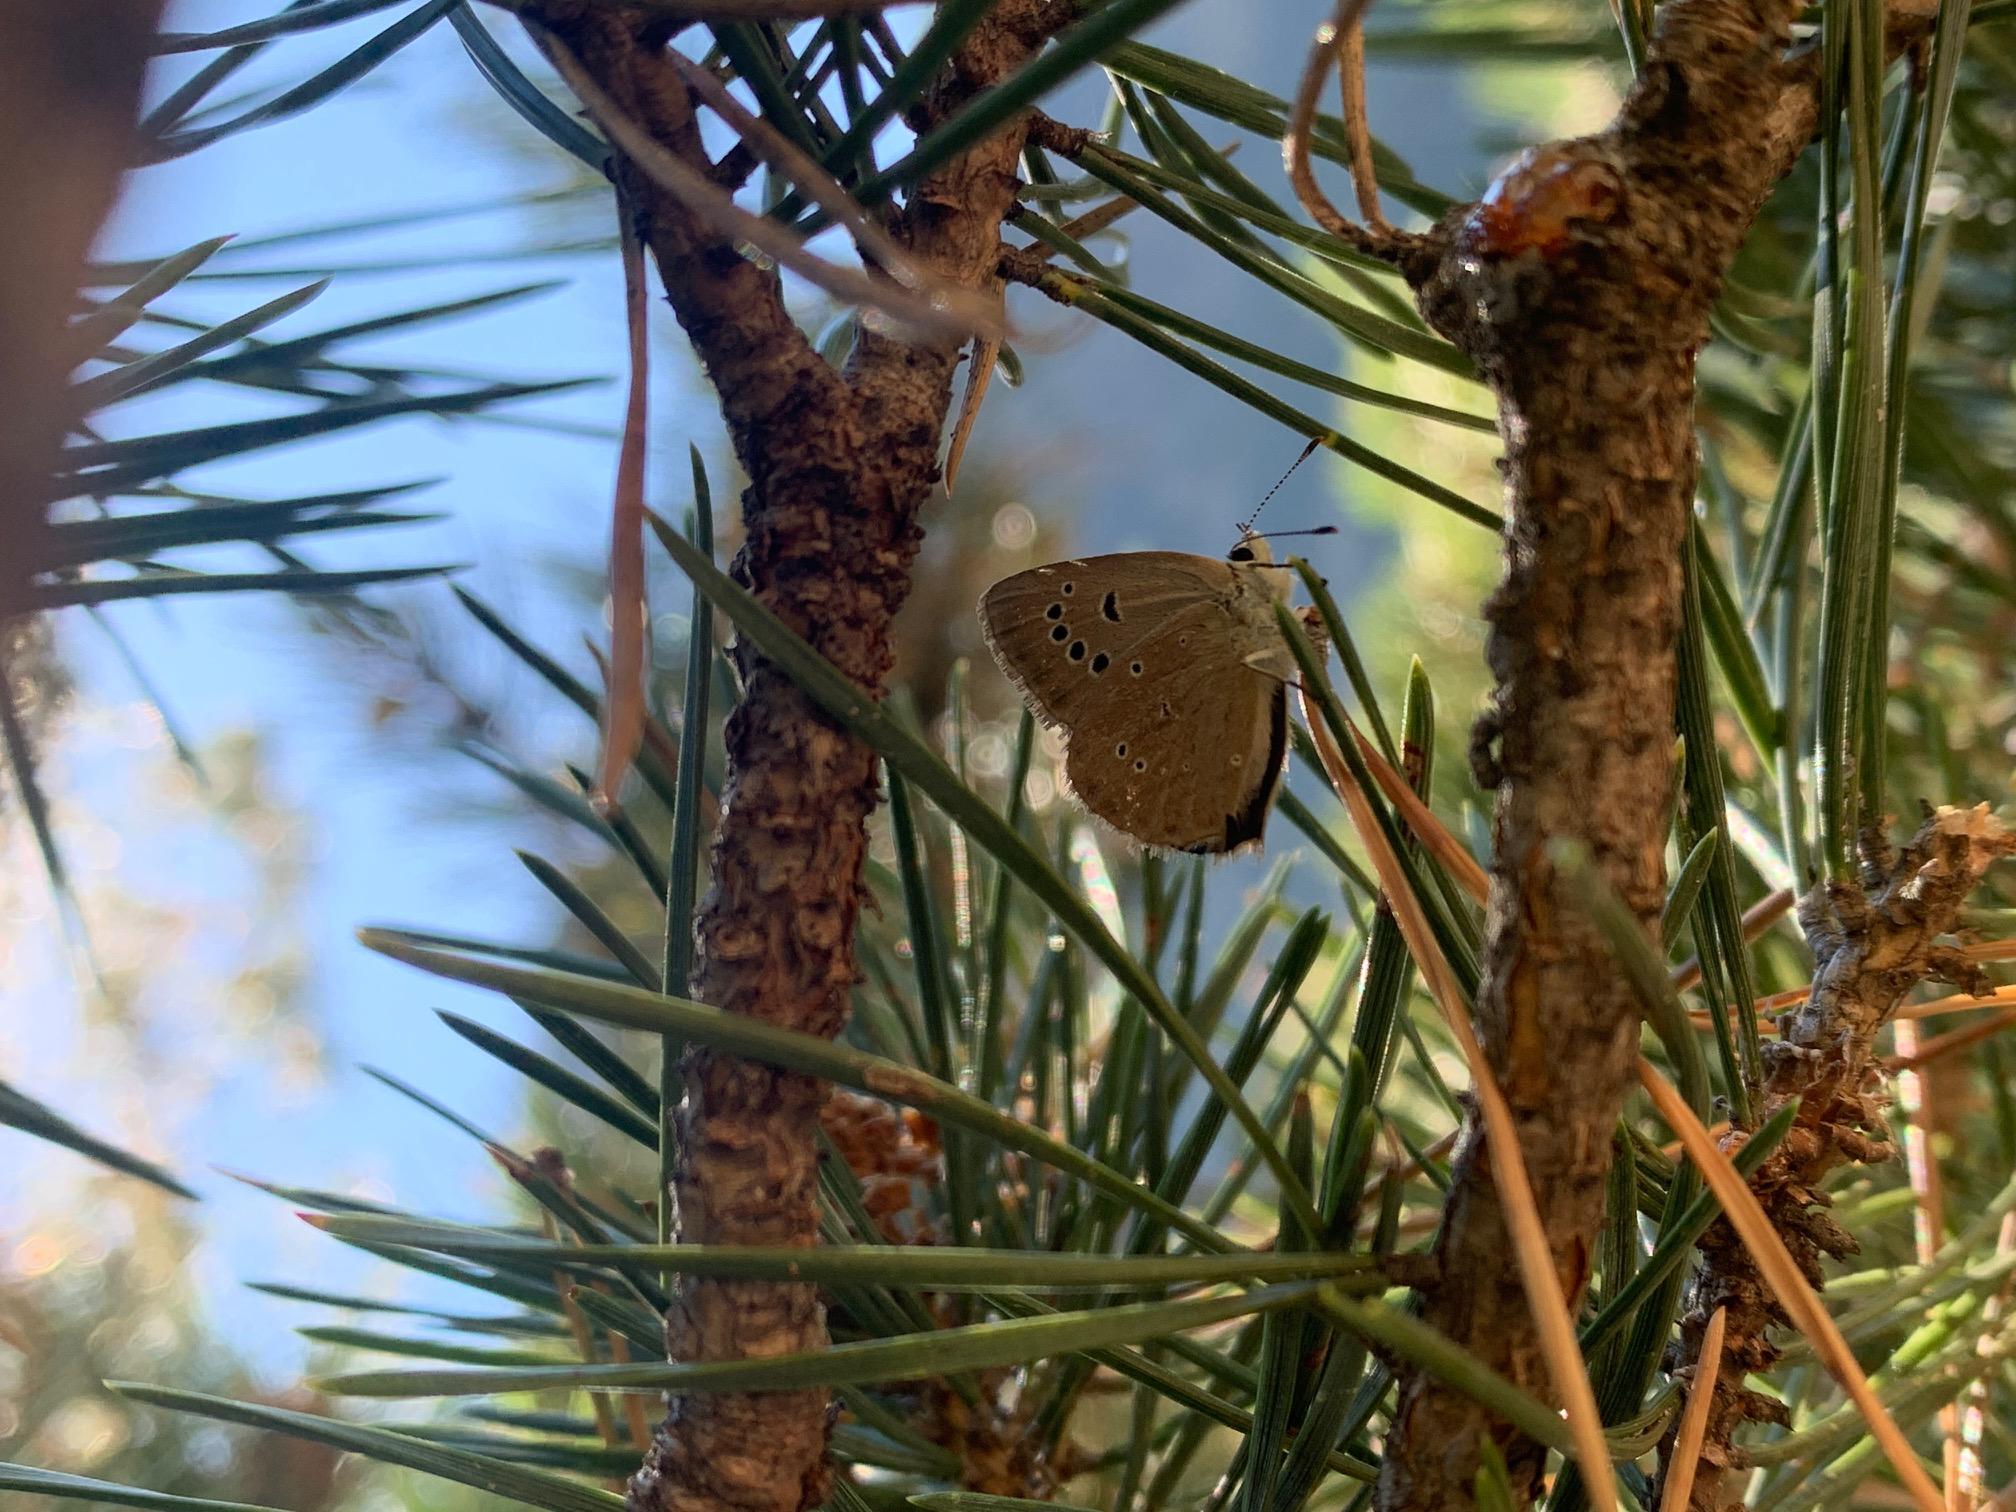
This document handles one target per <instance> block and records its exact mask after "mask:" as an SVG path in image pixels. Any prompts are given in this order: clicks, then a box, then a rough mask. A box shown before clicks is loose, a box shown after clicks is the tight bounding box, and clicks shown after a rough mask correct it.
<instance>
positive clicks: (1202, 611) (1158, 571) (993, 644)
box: [980, 551, 1232, 729]
mask: <svg viewBox="0 0 2016 1512" xmlns="http://www.w3.org/2000/svg"><path fill="white" fill-rule="evenodd" d="M1231 586H1232V572H1231V568H1230V567H1229V566H1228V565H1227V564H1226V563H1224V562H1221V561H1218V560H1216V559H1215V558H1212V557H1204V556H1191V555H1189V554H1187V553H1185V552H1180V551H1135V552H1126V553H1121V554H1116V555H1112V556H1098V557H1085V558H1081V559H1079V560H1076V561H1069V562H1051V563H1049V564H1048V565H1046V566H1042V567H1032V568H1031V569H1029V570H1028V571H1027V572H1018V573H1016V574H1015V575H1014V576H1012V577H1006V578H1003V579H1002V580H1001V581H1000V582H998V583H996V584H995V585H994V586H993V587H992V588H990V589H988V590H987V592H986V594H985V595H984V596H982V598H981V600H980V626H981V629H982V630H984V631H985V632H986V636H987V645H988V648H989V649H990V650H991V651H992V652H993V653H994V660H995V661H996V662H997V663H999V664H1000V667H1001V670H1002V672H1003V673H1005V674H1006V675H1007V677H1008V679H1009V680H1010V681H1011V682H1013V683H1014V684H1015V686H1016V687H1017V688H1018V689H1019V690H1020V691H1021V693H1022V695H1023V697H1024V698H1026V699H1027V700H1028V701H1029V704H1030V706H1031V708H1033V709H1034V710H1035V712H1036V715H1037V717H1038V718H1039V719H1041V720H1042V721H1043V722H1044V723H1045V724H1048V725H1061V726H1063V727H1065V728H1066V729H1069V728H1070V727H1071V726H1072V725H1073V723H1074V722H1075V721H1076V720H1078V719H1079V718H1081V717H1083V716H1084V714H1085V713H1086V712H1087V711H1088V710H1089V709H1091V708H1093V707H1094V706H1096V705H1099V704H1101V703H1104V702H1105V701H1107V700H1108V699H1110V698H1113V697H1123V696H1125V695H1124V692H1123V685H1124V683H1125V681H1126V680H1127V679H1128V677H1129V673H1128V668H1129V667H1130V666H1131V664H1132V659H1133V653H1134V651H1135V650H1136V649H1137V648H1138V647H1139V646H1140V645H1141V644H1142V643H1143V642H1145V641H1147V640H1149V639H1150V638H1154V637H1157V636H1159V635H1162V634H1164V633H1169V632H1170V631H1171V627H1172V626H1174V625H1175V623H1176V621H1177V619H1178V618H1179V617H1181V618H1182V620H1183V621H1184V624H1185V626H1186V627H1187V628H1186V629H1185V630H1183V631H1178V632H1176V633H1177V634H1179V635H1181V634H1189V635H1193V636H1196V637H1200V638H1199V639H1196V640H1193V641H1191V642H1190V644H1197V645H1200V646H1201V645H1203V644H1205V641H1204V640H1203V639H1201V637H1208V636H1210V635H1211V634H1212V633H1213V632H1214V631H1222V627H1223V625H1224V624H1225V623H1226V622H1227V616H1226V613H1225V610H1224V608H1223V607H1222V606H1223V604H1224V603H1225V602H1226V600H1227V598H1228V597H1229V593H1230V589H1231ZM1157 670H1158V671H1160V670H1163V669H1161V668H1158V669H1157Z"/></svg>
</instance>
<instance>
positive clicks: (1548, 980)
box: [1379, 0, 1815, 1509]
mask: <svg viewBox="0 0 2016 1512" xmlns="http://www.w3.org/2000/svg"><path fill="white" fill-rule="evenodd" d="M1797 9H1798V8H1797V6H1796V5H1792V4H1789V3H1786V0H1671V3H1669V4H1667V5H1664V6H1661V7H1660V9H1659V11H1658V24H1657V27H1656V29H1655V31H1654V34H1653V35H1652V37H1651V38H1650V40H1649V43H1648V49H1647V54H1646V59H1645V65H1644V67H1643V69H1642V71H1641V72H1640V74H1639V77H1638V81H1637V83H1636V84H1635V86H1634V87H1633V88H1632V90H1631V92H1630V94H1629V95H1628V96H1627V98H1626V100H1625V102H1624V104H1623V107H1622V109H1621V110H1620V112H1619V114H1618V116H1617V118H1616V119H1615V120H1614V121H1613V122H1612V123H1611V124H1610V126H1609V127H1607V128H1606V129H1605V130H1604V131H1602V132H1600V133H1598V134H1596V135H1594V136H1590V137H1583V138H1576V139H1573V140H1569V141H1563V142H1556V143H1553V144H1551V145H1548V146H1545V147H1541V148H1537V149H1535V150H1534V151H1532V152H1529V153H1528V154H1527V155H1526V156H1525V157H1524V158H1522V159H1521V160H1520V161H1519V162H1518V163H1517V164H1515V165H1514V166H1513V167H1512V168H1511V169H1509V170H1507V172H1506V173H1505V174H1504V175H1503V176H1501V178H1500V179H1499V181H1498V182H1497V183H1496V184H1495V185H1493V187H1492V189H1491V191H1490V192H1489V193H1488V194H1487V195H1486V196H1485V198H1484V200H1483V201H1482V202H1480V203H1479V204H1477V205H1474V206H1463V207H1458V208H1457V209H1456V210H1454V211H1452V212H1450V214H1449V215H1447V216H1446V217H1445V218H1444V219H1443V220H1442V222H1441V223H1440V224H1439V225H1438V226H1437V227H1436V228H1435V229H1434V231H1433V232H1432V233H1431V234H1430V235H1429V236H1428V237H1427V238H1425V239H1424V240H1423V242H1422V243H1421V244H1420V245H1419V246H1418V247H1416V248H1414V249H1412V250H1411V251H1410V252H1409V253H1408V254H1407V255H1406V257H1405V259H1404V269H1405V271H1406V273H1407V275H1408V278H1409V281H1410V283H1412V284H1413V285H1414V286H1415V289H1416V292H1417V298H1418V300H1419V303H1420V306H1421V309H1422V312H1423V313H1424V315H1426V316H1427V317H1428V319H1429V321H1430V323H1431V324H1433V325H1434V326H1435V327H1436V328H1437V329H1438V330H1440V331H1441V332H1442V333H1443V334H1444V335H1446V336H1448V337H1449V338H1450V340H1452V341H1453V342H1455V343H1456V344H1457V345H1458V346H1460V347H1461V348H1462V349H1463V350H1464V351H1465V352H1466V353H1468V354H1469V355H1470V356H1471V358H1472V359H1473V360H1474V361H1475V362H1476V363H1477V365H1478V368H1479V369H1480V371H1482V372H1483V373H1484V374H1485V376H1486V377H1487V378H1488V380H1489V381H1490V383H1491V385H1492V387H1493V389H1494V391H1495V392H1496V394H1497V396H1498V401H1499V408H1500V428H1501V430H1502V432H1503V434H1504V436H1505V441H1506V459H1505V477H1506V503H1507V511H1506V513H1507V520H1506V530H1505V541H1506V571H1505V577H1504V579H1503V581H1502V582H1501V584H1500V586H1499V588H1498V590H1497V591H1496V593H1494V594H1493V596H1492V597H1491V599H1490V601H1489V602H1488V604H1487V605H1486V609H1485V613H1486V617H1487V619H1488V620H1489V622H1490V626H1491V631H1490V638H1489V642H1488V645H1487V655H1488V658H1489V660H1490V664H1491V668H1492V671H1493V673H1494V674H1495V676H1496V679H1497V684H1498V686H1497V691H1496V696H1495V700H1494V703H1493V706H1492V708H1491V709H1490V711H1489V712H1488V713H1487V714H1486V715H1485V716H1484V718H1483V719H1482V720H1481V721H1480V722H1479V725H1478V728H1477V731H1476V733H1475V737H1474V740H1473V750H1472V757H1473V766H1474V767H1475V769H1476V774H1477V777H1478V781H1479V783H1480V785H1482V786H1484V787H1487V788H1490V789H1493V790H1495V792H1496V794H1497V815H1496V821H1495V840H1496V843H1495V848H1494V849H1495V855H1494V858H1493V865H1492V897H1491V906H1490V912H1489V928H1488V940H1487V945H1486V952H1485V961H1484V981H1483V985H1482V988H1481V991H1480V993H1479V998H1478V1018H1479V1027H1480V1030H1481V1032H1482V1035H1483V1038H1484V1040H1485V1044H1486V1048H1487V1050H1488V1052H1489V1054H1490V1057H1491V1060H1492V1063H1493V1066H1494V1069H1495V1070H1496V1072H1497V1074H1498V1077H1499V1079H1500V1081H1501V1083H1502V1085H1503V1088H1504V1091H1505V1094H1506V1096H1507V1098H1508V1099H1509V1100H1510V1101H1511V1103H1512V1106H1513V1110H1514V1114H1515V1117H1516V1119H1517V1123H1518V1126H1519V1130H1520V1138H1519V1143H1520V1146H1521V1149H1522V1151H1523V1153H1524V1156H1525V1160H1526V1164H1527V1165H1528V1167H1529V1169H1530V1170H1531V1172H1532V1177H1533V1185H1534V1188H1535V1190H1536V1191H1537V1193H1538V1194H1539V1197H1540V1203H1541V1210H1542V1216H1543V1219H1544V1222H1545V1225H1546V1229H1547V1235H1548V1239H1549V1243H1550V1246H1551V1248H1552V1250H1553V1254H1554V1260H1555V1265H1556V1268H1557V1271H1558V1273H1559V1276H1560V1280H1561V1285H1562V1288H1563V1290H1564V1291H1565V1292H1566V1293H1567V1294H1568V1296H1569V1297H1570V1298H1571V1300H1572V1299H1575V1298H1579V1297H1580V1296H1581V1295H1582V1292H1583V1290H1584V1289H1585V1287H1586V1286H1587V1284H1588V1280H1589V1268H1590V1260H1591V1256H1592V1254H1593V1253H1594V1249H1595V1242H1596V1235H1597V1232H1598V1230H1599V1228H1600V1226H1601V1223H1602V1220H1603V1211H1604V1183H1605V1178H1606V1174H1607V1170H1608V1166H1609V1162H1610V1153H1611V1137H1610V1131H1611V1130H1612V1128H1613V1127H1614V1125H1615V1122H1616V1119H1617V1116H1618V1113H1619V1111H1620V1109H1621V1107H1622V1105H1623V1101H1624V1097H1625V1095H1626V1093H1627V1091H1628V1090H1629V1088H1630V1086H1631V1085H1632V1079H1633V1064H1634V1060H1635V1057H1636V1053H1637V1044H1638V1015H1637V1007H1636V1002H1635V1000H1634V997H1633V994H1632V991H1631V989H1630V987H1629V986H1628V985H1627V983H1626V982H1625V981H1624V979H1623V978H1622V977H1621V976H1620V975H1619V973H1618V972H1617V970H1616V967H1615V965H1614V963H1613V961H1612V959H1611V957H1610V955H1609V950H1608V947H1607V945H1606V944H1605V942H1604V939H1603V937H1602V936H1601V934H1600V933H1599V932H1598V931H1597V929H1596V928H1595V927H1594V925H1593V924H1592V923H1591V922H1590V921H1589V920H1588V918H1587V917H1586V916H1585V915H1584V914H1583V912H1582V911H1581V909H1580V908H1579V907H1578V906H1577V904H1576V902H1575V900H1574V898H1573V896H1572V895H1571V892H1572V889H1571V888H1570V886H1569V883H1568V879H1566V878H1565V877H1563V876H1560V875H1558V874H1557V872H1556V870H1555V868H1554V867H1553V866H1552V865H1550V864H1549V862H1548V860H1547V847H1548V846H1549V845H1550V844H1554V843H1558V842H1560V841H1562V840H1564V839H1573V840H1579V841H1580V842H1582V843H1583V844H1585V845H1587V846H1588V847H1589V850H1590V852H1591V854H1592V856H1593V858H1594V862H1595V865H1596V867H1597V868H1598V870H1599V871H1600V872H1601V874H1602V875H1603V877H1604V879H1605V880H1606V881H1607V882H1608V883H1609V885H1610V886H1611V887H1612V888H1614V889H1615V890H1616V892H1617V894H1618V896H1619V897H1621V898H1622V899H1623V900H1624V901H1625V902H1626V903H1627V904H1628V905H1629V907H1630V908H1631V909H1632V911H1633V912H1634V913H1636V915H1637V916H1638V918H1639V920H1640V921H1641V923H1644V924H1646V925H1647V926H1648V927H1655V928H1656V925H1657V922H1658V919H1659V915H1660V908H1661V904H1662V902H1663V897H1664V876H1663V872H1664V848H1665V842H1666V833H1665V828H1666V815H1665V813H1664V811H1663V806H1662V805H1661V804H1660V803H1659V802H1657V801H1656V800H1655V798H1654V797H1653V795H1656V794H1661V793H1665V792H1668V791H1669V790H1670V788H1671V783H1672V778H1673V771H1672V756H1673V729H1674V715H1675V698H1676V686H1677V682H1676V679H1677V654H1676V653H1677V643H1678V641H1677V638H1678V635H1679V631H1680V626H1681V619H1682V607H1683V600H1682V591H1683V574H1682V562H1683V553H1684V550H1685V543H1686V531H1687V521H1688V517H1689V513H1690V510H1691V507H1692V503H1693V498H1694V482H1695V472H1696V457H1695V445H1694V406H1695V390H1694V359H1695V355H1696V353H1697V352H1698V351H1699V350H1700V349H1701V347H1702V346H1703V345H1704V344H1705V343H1706V341H1707V339H1708V334H1709V331H1708V317H1709V311H1710V309H1711V307H1712V306H1713V304H1714V302H1715V300H1716V298H1717V297H1718V295H1719V294H1720V292H1721V288H1722V283H1723V279H1724V277H1725V275H1726V274H1727V272H1728V270H1729V267H1730V265H1731V263H1732V262H1733V260H1734V258H1735V256H1736V253H1737V251H1738V250H1739V248H1740V247H1741V246H1742V243H1743V240H1744V238H1745V237H1746V235H1747V234H1748V232H1749V229H1750V226H1751V224H1752V222H1753V221H1754V219H1755V218H1756V215H1757V212H1758V210H1759V208H1760V207H1761V205H1762V204H1763V201H1764V198H1765V196H1766V195H1767V194H1768V193H1769V191H1770V190H1771V188H1772V186H1773V185H1774V184H1775V183H1776V182H1777V181H1778V179H1779V178H1781V177H1782V176H1783V175H1784V174H1785V173H1786V172H1788V171H1789V170H1790V168H1791V166H1792V164H1793V163H1794V161H1796V159H1797V157H1798V154H1799V152H1800V151H1801V150H1802V149H1803V147H1804V145H1805V143H1806V142H1807V140H1808V139H1809V138H1810V136H1811V133H1812V130H1813V123H1814V120H1815V106H1814V104H1813V99H1812V96H1813V90H1814V79H1815V65H1814V62H1813V60H1812V59H1811V57H1810V56H1809V57H1805V58H1801V57H1799V56H1797V55H1796V54H1791V55H1788V48H1789V46H1790V36H1789V28H1790V25H1791V22H1792V20H1793V18H1794V17H1795V15H1796V14H1797ZM1760 144H1761V146H1762V148H1763V150H1760ZM1648 310H1657V311H1658V312H1659V313H1658V317H1657V318H1656V319H1648V318H1647V313H1646V312H1647V311H1648ZM1489 1160H1490V1150H1489V1148H1488V1147H1487V1146H1486V1145H1485V1144H1484V1142H1483V1141H1482V1140H1481V1139H1480V1138H1479V1137H1478V1135H1477V1132H1476V1127H1475V1120H1474V1118H1473V1120H1472V1127H1471V1129H1470V1131H1469V1135H1468V1137H1467V1138H1466V1141H1465V1144H1464V1147H1463V1153H1462V1155H1461V1157H1460V1158H1459V1160H1458V1162H1457V1166H1456V1170H1455V1180H1454V1185H1453V1189H1452V1191H1451V1194H1450V1201H1449V1208H1448V1212H1447V1217H1446V1220H1445V1222H1444V1225H1443V1228H1442V1231H1441V1235H1440V1238H1439V1241H1438V1246H1437V1256H1438V1258H1439V1260H1440V1263H1441V1277H1440V1280H1439V1282H1438V1283H1437V1284H1436V1285H1434V1286H1433V1287H1431V1288H1430V1289H1429V1291H1428V1295H1427V1297H1426V1299H1425V1302H1426V1306H1425V1317H1426V1319H1427V1321H1428V1322H1430V1323H1431V1324H1433V1325H1434V1326H1435V1327H1436V1328H1438V1329H1440V1330H1441V1331H1442V1332H1443V1333H1445V1334H1447V1335H1448V1336H1449V1337H1450V1338H1451V1339H1453V1340H1454V1341H1455V1342H1456V1343H1457V1344H1458V1345H1460V1346H1461V1347H1462V1348H1464V1349H1466V1350H1468V1351H1470V1352H1471V1353H1472V1354H1474V1355H1476V1356H1477V1357H1478V1358H1479V1359H1481V1360H1483V1361H1484V1362H1486V1363H1487V1364H1488V1365H1489V1366H1490V1367H1491V1368H1493V1369H1495V1370H1497V1371H1499V1372H1500V1373H1502V1374H1503V1375H1505V1376H1506V1377H1507V1378H1508V1379H1510V1380H1511V1381H1513V1382H1514V1383H1515V1384H1516V1385H1518V1386H1519V1387H1521V1388H1522V1389H1525V1390H1528V1391H1532V1392H1535V1393H1536V1394H1542V1395H1546V1394H1549V1393H1550V1392H1551V1390H1552V1385H1551V1383H1550V1382H1549V1381H1548V1379H1547V1373H1546V1370H1545V1367H1544V1365H1543V1362H1542V1357H1541V1353H1540V1348H1539V1341H1538V1338H1537V1335H1536V1332H1535V1329H1534V1325H1533V1323H1532V1321H1531V1319H1530V1316H1529V1312H1528V1309H1527V1308H1526V1306H1525V1304H1524V1300H1523V1297H1522V1296H1521V1293H1520V1288H1519V1282H1518V1278H1517V1276H1516V1275H1515V1274H1514V1273H1513V1272H1512V1269H1511V1267H1510V1266H1508V1265H1507V1264H1506V1260H1505V1257H1506V1255H1507V1254H1508V1253H1509V1249H1510V1238H1509V1234H1508V1230H1507V1227H1506V1222H1505V1218H1504V1215H1503V1213H1502V1212H1501V1210H1500V1207H1499V1202H1498V1198H1497V1195H1496V1193H1495V1191H1494V1189H1493V1184H1492V1181H1491V1177H1490V1173H1489V1167H1488V1162H1489ZM1730 1333H1731V1336H1732V1343H1733V1341H1740V1340H1741V1339H1742V1337H1743V1329H1742V1328H1741V1326H1740V1323H1739V1320H1738V1319H1736V1318H1735V1317H1734V1316H1733V1315H1732V1318H1731V1327H1730ZM1738 1355H1739V1351H1738V1350H1737V1349H1736V1348H1734V1347H1732V1348H1731V1350H1730V1357H1731V1358H1736V1357H1738ZM1711 1438H1712V1434H1711ZM1386 1442H1387V1454H1386V1458H1385V1461H1384V1464H1383V1467H1382V1473H1381V1480H1380V1494H1379V1504H1380V1506H1381V1507H1383V1508H1387V1509H1399V1508H1419V1509H1427V1508H1435V1509H1442V1508H1460V1507H1469V1506H1472V1505H1474V1504H1475V1496H1476V1481H1477V1475H1478V1469H1479V1466H1480V1464H1481V1463H1483V1461H1484V1459H1485V1449H1486V1446H1487V1444H1491V1445H1495V1446H1496V1448H1497V1449H1498V1450H1499V1451H1501V1452H1502V1453H1503V1454H1504V1456H1505V1459H1506V1462H1507V1464H1508V1465H1509V1466H1510V1467H1511V1469H1512V1472H1513V1475H1512V1480H1513V1484H1514V1486H1515V1487H1516V1488H1517V1490H1518V1493H1519V1494H1520V1495H1521V1496H1522V1497H1530V1496H1531V1495H1533V1494H1534V1492H1535V1490H1536V1489H1537V1484H1538V1476H1539V1471H1540V1467H1541V1455H1540V1453H1539V1452H1538V1450H1537V1448H1536V1446H1535V1445H1533V1444H1532V1443H1531V1442H1530V1441H1527V1440H1524V1439H1522V1438H1521V1437H1520V1436H1519V1435H1518V1434H1517V1433H1515V1432H1514V1431H1513V1430H1512V1429H1510V1427H1509V1426H1508V1425H1506V1424H1505V1423H1503V1422H1501V1421H1497V1420H1494V1419H1493V1418H1492V1417H1491V1416H1490V1415H1489V1414H1488V1413H1486V1412H1484V1411H1483V1410H1481V1409H1480V1408H1479V1407H1478V1406H1477V1404H1476V1403H1475V1402H1473V1401H1470V1400H1468V1399H1466V1398H1464V1397H1462V1396H1460V1395H1457V1394H1456V1393H1453V1392H1451V1391H1449V1390H1447V1389H1446V1388H1444V1387H1442V1386H1440V1385H1438V1384H1436V1383H1435V1382H1433V1381H1431V1380H1429V1379H1428V1378H1427V1377H1426V1376H1425V1375H1422V1374H1420V1373H1418V1372H1412V1373H1407V1374H1405V1375H1403V1379H1402V1383H1401V1394H1400V1399H1399V1404H1398V1407H1397V1409H1396V1413H1395V1418H1394V1422H1393V1426H1392V1429H1391V1431H1390V1432H1389V1434H1388V1436H1387V1440H1386ZM1703 1480H1704V1482H1706V1481H1709V1480H1712V1477H1710V1476H1704V1477H1703ZM1705 1494H1707V1491H1706V1488H1705V1485H1703V1486H1697V1490H1696V1492H1695V1495H1696V1497H1697V1499H1698V1498H1699V1497H1701V1496H1703V1495H1705Z"/></svg>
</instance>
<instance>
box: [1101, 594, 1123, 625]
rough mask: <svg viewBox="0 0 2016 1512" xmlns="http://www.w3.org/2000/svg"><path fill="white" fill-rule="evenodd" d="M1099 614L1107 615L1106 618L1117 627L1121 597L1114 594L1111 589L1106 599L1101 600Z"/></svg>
mask: <svg viewBox="0 0 2016 1512" xmlns="http://www.w3.org/2000/svg"><path fill="white" fill-rule="evenodd" d="M1099 612H1100V613H1101V614H1103V615H1105V616H1106V618H1107V619H1109V620H1111V621H1112V622H1113V623H1114V624H1116V625H1117V624H1119V623H1120V595H1119V594H1117V593H1115V592H1113V591H1112V589H1110V588H1109V589H1108V590H1107V591H1106V597H1105V598H1103V599H1101V600H1100V602H1099Z"/></svg>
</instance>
